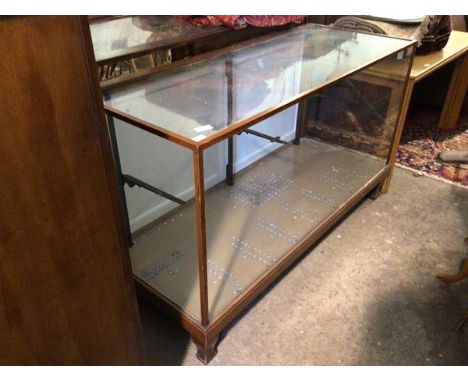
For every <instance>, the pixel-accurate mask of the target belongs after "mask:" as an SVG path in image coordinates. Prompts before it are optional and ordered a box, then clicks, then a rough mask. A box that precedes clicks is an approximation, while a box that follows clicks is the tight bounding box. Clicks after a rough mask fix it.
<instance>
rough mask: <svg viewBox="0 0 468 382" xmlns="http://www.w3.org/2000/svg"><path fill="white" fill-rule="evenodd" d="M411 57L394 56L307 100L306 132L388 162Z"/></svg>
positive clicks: (407, 55) (403, 55) (400, 54)
mask: <svg viewBox="0 0 468 382" xmlns="http://www.w3.org/2000/svg"><path fill="white" fill-rule="evenodd" d="M409 61H410V54H403V52H398V53H395V54H393V55H391V56H389V57H387V58H385V59H384V60H382V61H380V62H378V63H376V64H373V65H371V66H369V67H368V68H366V69H364V70H361V71H360V72H358V73H355V74H353V75H351V76H349V77H347V78H345V79H343V80H341V81H339V82H337V83H336V85H335V86H333V87H331V88H328V89H326V90H324V91H322V92H320V93H318V94H316V95H314V96H312V97H311V98H310V99H309V100H308V115H307V122H306V126H305V130H306V133H307V134H309V135H310V136H313V137H315V138H319V139H320V140H321V141H323V142H328V143H332V144H339V145H340V146H343V147H347V148H350V149H353V150H358V151H360V152H363V153H366V154H370V155H373V156H376V157H378V158H382V159H386V158H387V156H388V153H389V149H390V144H391V141H392V138H393V133H394V130H395V126H396V123H397V119H398V115H399V110H400V106H401V101H402V98H403V91H404V85H405V83H406V75H407V72H408V66H409Z"/></svg>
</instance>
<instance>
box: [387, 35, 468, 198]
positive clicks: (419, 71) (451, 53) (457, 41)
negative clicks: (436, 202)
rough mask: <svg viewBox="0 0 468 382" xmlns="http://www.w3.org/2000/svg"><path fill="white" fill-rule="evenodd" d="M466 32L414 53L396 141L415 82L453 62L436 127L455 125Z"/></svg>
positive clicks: (465, 81) (464, 77)
mask: <svg viewBox="0 0 468 382" xmlns="http://www.w3.org/2000/svg"><path fill="white" fill-rule="evenodd" d="M467 53H468V33H466V32H460V31H452V33H451V35H450V39H449V41H448V43H447V45H446V46H445V47H444V49H442V50H440V51H437V52H433V53H430V54H427V55H423V56H415V58H414V62H413V66H412V68H411V74H410V81H409V86H408V88H407V90H406V95H405V97H404V106H403V118H402V119H401V120H400V124H399V126H398V128H397V135H398V141H400V138H401V134H402V133H403V128H404V125H405V120H406V114H407V112H408V108H409V105H410V102H411V97H412V94H413V89H414V86H415V85H416V83H418V82H419V81H421V80H422V79H424V78H426V77H427V76H429V75H431V74H432V73H434V72H435V71H437V70H438V69H440V68H441V67H443V66H444V65H447V64H448V63H450V62H454V61H455V69H454V71H453V74H452V78H451V81H450V86H449V89H448V92H447V95H446V97H445V101H444V105H443V108H442V113H441V115H440V119H439V122H438V127H439V128H440V129H447V130H451V129H454V128H455V127H456V124H457V121H458V117H459V116H460V111H461V108H462V105H463V99H464V97H465V94H466V89H467V86H468V54H467ZM389 182H390V178H388V179H387V181H386V182H385V183H384V184H383V186H382V192H387V191H388V188H389V186H390V183H389Z"/></svg>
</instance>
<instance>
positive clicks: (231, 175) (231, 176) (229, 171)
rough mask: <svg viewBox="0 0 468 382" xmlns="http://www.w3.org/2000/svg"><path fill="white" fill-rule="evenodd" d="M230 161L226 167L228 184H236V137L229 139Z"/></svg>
mask: <svg viewBox="0 0 468 382" xmlns="http://www.w3.org/2000/svg"><path fill="white" fill-rule="evenodd" d="M227 144H228V160H227V165H226V184H227V185H228V186H232V185H233V184H234V164H233V163H234V137H229V138H228V143H227Z"/></svg>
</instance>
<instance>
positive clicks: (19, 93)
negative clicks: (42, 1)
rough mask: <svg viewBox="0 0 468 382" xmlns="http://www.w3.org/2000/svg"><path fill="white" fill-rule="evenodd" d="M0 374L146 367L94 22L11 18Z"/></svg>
mask: <svg viewBox="0 0 468 382" xmlns="http://www.w3.org/2000/svg"><path fill="white" fill-rule="evenodd" d="M0 36H2V39H1V40H0V52H1V56H2V59H1V60H0V73H2V91H1V92H0V104H1V105H2V107H1V108H0V124H1V126H0V141H1V149H0V179H1V183H0V184H1V192H0V221H1V225H0V244H1V246H0V364H44V365H50V364H57V365H62V364H65V365H69V364H88V365H94V364H140V363H142V362H143V361H144V356H143V350H142V341H141V332H140V324H139V319H138V311H137V306H136V300H135V293H134V286H133V283H132V279H131V275H130V267H129V260H128V252H127V247H126V243H125V238H124V235H123V229H122V220H121V219H122V217H121V212H120V209H119V204H118V203H119V202H118V195H117V188H116V180H115V173H114V169H113V162H112V157H111V151H110V145H109V139H108V135H107V133H106V131H107V130H106V129H105V128H104V126H105V125H104V123H105V122H104V114H103V109H102V103H101V101H100V97H99V95H98V83H97V78H96V75H95V63H94V58H93V55H92V53H91V52H92V49H91V41H90V36H89V30H88V26H87V21H86V18H84V17H82V18H80V17H56V16H53V17H4V18H0Z"/></svg>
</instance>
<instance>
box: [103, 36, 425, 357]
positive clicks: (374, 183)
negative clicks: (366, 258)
mask: <svg viewBox="0 0 468 382" xmlns="http://www.w3.org/2000/svg"><path fill="white" fill-rule="evenodd" d="M263 38H264V37H263ZM259 39H262V38H259ZM248 43H252V40H251V41H249V42H248ZM244 44H245V43H241V45H244ZM415 44H416V42H411V41H409V42H408V45H407V46H405V47H403V48H400V49H397V50H395V51H394V52H392V53H390V54H388V55H385V56H384V57H381V58H379V59H378V60H374V61H373V62H371V63H369V64H366V65H363V66H361V67H358V68H356V69H353V70H351V71H349V72H347V73H345V74H344V75H342V76H340V77H339V78H338V79H336V80H332V81H329V82H326V83H323V84H321V85H320V86H316V87H314V88H312V89H309V90H307V91H305V92H303V93H301V94H299V95H297V96H295V97H294V98H292V99H289V100H287V101H285V102H283V103H281V104H279V105H277V106H276V107H273V108H270V109H268V110H266V111H264V112H261V113H259V114H257V115H255V116H252V117H250V118H248V119H246V120H244V121H242V122H239V123H234V124H231V125H230V126H229V127H227V128H226V129H224V130H222V131H219V132H218V133H215V134H214V135H212V136H210V137H208V138H206V139H204V140H203V141H200V142H194V141H192V140H190V139H188V138H186V137H183V136H181V135H179V134H175V133H173V132H171V131H169V130H167V129H164V128H162V127H160V126H157V125H155V124H151V123H148V122H146V121H143V120H141V119H137V118H134V117H132V116H130V115H127V114H125V113H122V112H120V111H118V110H116V109H114V108H112V107H110V106H107V105H106V106H105V110H106V113H107V114H108V115H109V116H111V117H115V118H117V119H120V120H123V121H125V122H128V123H130V124H132V125H134V126H136V127H138V128H141V129H143V130H145V131H147V132H150V133H152V134H155V135H157V136H159V137H162V138H164V139H167V140H169V141H171V142H173V143H175V144H178V145H181V146H183V147H186V148H189V149H191V150H192V152H193V174H194V183H195V197H194V202H195V205H196V225H197V227H196V228H197V229H196V235H197V257H198V266H199V284H200V285H199V287H200V309H201V310H200V312H201V319H198V318H196V317H195V316H193V315H192V314H190V313H189V312H187V311H185V310H184V309H183V308H182V307H180V306H178V305H177V304H175V303H174V302H173V301H171V300H169V299H168V298H167V297H165V296H164V295H162V294H161V293H159V292H158V291H157V290H155V289H154V288H153V287H151V286H150V285H149V284H148V283H146V282H145V281H143V280H142V279H141V278H139V277H138V276H135V275H134V279H135V282H136V285H137V289H138V291H139V293H140V294H141V295H142V296H143V297H145V298H148V299H151V300H153V301H156V302H157V304H158V305H160V306H161V308H162V309H163V310H165V311H166V312H167V313H168V314H170V315H171V316H172V317H174V318H175V319H176V320H177V321H178V322H179V324H180V325H181V326H182V327H183V328H184V329H185V330H186V331H188V332H189V333H190V334H191V335H192V339H193V341H194V343H195V344H196V345H197V348H198V352H197V357H198V358H199V359H200V361H202V362H203V363H205V364H206V363H208V362H209V361H210V360H211V359H212V358H213V357H214V356H215V355H216V344H217V341H218V338H219V334H220V332H221V331H222V330H223V329H224V328H225V327H226V326H227V325H228V324H229V323H230V322H231V321H232V320H233V319H234V318H235V317H236V316H237V315H238V314H239V313H240V312H241V311H242V310H243V309H245V307H246V306H247V305H248V304H249V303H251V302H252V301H253V300H254V299H255V298H256V297H258V296H259V294H260V293H262V292H263V291H264V290H265V289H266V288H267V287H268V286H269V285H271V283H272V282H273V281H274V280H276V279H277V278H278V277H279V276H280V275H281V274H282V273H283V272H284V271H285V270H286V269H287V268H288V267H289V266H291V264H293V263H294V262H295V261H296V260H297V259H298V258H299V257H300V256H301V255H302V254H304V252H305V251H306V250H307V249H308V248H310V247H311V246H312V245H313V244H314V243H315V242H316V241H317V240H318V239H319V238H320V237H321V236H323V235H324V234H325V233H326V232H327V231H328V230H329V229H330V228H331V227H333V225H334V224H335V223H336V222H338V221H339V220H340V219H341V218H342V217H343V216H345V215H346V214H347V213H348V212H349V211H350V210H351V209H352V208H353V207H354V206H355V205H356V204H357V203H358V202H359V201H361V200H362V199H363V198H364V197H365V196H366V195H367V194H370V193H371V192H373V191H375V190H377V191H380V189H381V186H382V184H384V182H385V181H386V180H387V179H388V178H389V177H390V175H391V171H392V167H393V164H394V161H395V156H396V150H397V147H398V144H399V140H400V137H401V126H400V125H401V124H400V121H401V118H402V115H401V114H402V110H403V108H404V107H405V105H406V103H407V100H406V99H405V97H402V99H401V100H400V104H399V108H398V114H397V122H396V124H395V128H394V133H393V138H392V142H391V146H390V149H389V154H388V156H387V161H386V165H385V167H384V168H383V169H382V170H380V171H379V172H378V173H377V174H376V175H374V177H372V178H371V179H370V180H369V181H367V182H366V183H365V184H364V185H363V186H362V187H361V188H359V189H358V190H357V191H356V192H354V193H353V194H352V195H351V196H350V197H349V198H348V199H347V200H346V202H345V203H343V204H341V205H340V206H339V207H338V208H337V209H336V210H335V211H334V212H333V213H332V214H331V215H330V216H328V217H327V218H326V219H325V220H323V221H322V222H321V223H320V225H319V226H317V227H316V228H315V229H313V230H312V231H310V232H309V233H308V234H307V235H306V237H305V238H303V239H302V240H301V241H300V242H299V243H297V244H296V245H295V246H294V247H293V248H291V249H290V250H289V251H288V252H287V254H285V255H283V256H282V257H281V259H280V260H279V261H278V262H277V263H275V264H274V265H273V266H272V267H271V268H269V269H268V270H266V271H265V272H264V273H263V274H262V275H261V276H260V277H259V278H257V279H256V281H255V282H253V283H252V284H251V285H250V286H248V287H247V288H246V289H245V290H244V291H243V292H242V293H241V294H240V295H239V296H237V297H236V298H235V299H234V300H233V301H232V302H231V303H230V304H229V306H227V307H226V308H225V309H224V310H223V311H222V312H221V313H220V315H219V316H218V317H217V318H215V319H214V320H213V321H210V318H209V309H208V286H207V279H208V276H207V253H206V227H205V201H204V193H205V190H204V175H203V174H204V169H203V151H204V150H205V149H207V148H208V147H211V146H213V145H214V144H216V143H218V142H220V141H223V140H226V139H229V138H231V137H233V136H234V135H236V134H239V133H241V132H243V131H245V130H246V129H247V128H248V127H250V126H252V125H254V124H256V123H258V122H261V121H263V120H265V119H267V118H269V117H271V116H273V115H275V114H277V113H279V112H280V111H282V110H284V109H286V108H288V107H290V106H292V105H294V104H300V103H302V102H303V101H306V100H308V99H309V98H310V97H312V96H313V95H315V94H316V93H318V92H320V91H322V90H324V89H326V88H328V87H331V86H333V85H334V84H336V83H337V82H338V81H340V80H342V79H344V78H346V77H349V76H351V75H353V74H355V73H358V72H360V71H361V70H363V69H366V68H367V67H369V66H371V65H374V64H376V63H378V62H380V61H382V60H385V59H387V58H389V57H391V56H392V55H394V54H395V53H397V52H399V51H404V50H407V49H412V53H411V57H410V58H409V60H410V62H409V65H408V71H407V73H406V79H405V84H404V90H403V94H407V92H408V84H409V81H408V80H409V75H410V70H411V64H412V61H413V59H414V52H415V49H414V46H415ZM231 49H232V48H231ZM225 50H226V49H221V51H225ZM217 54H219V52H216V51H215V52H211V53H210V54H209V55H203V57H199V58H198V60H201V59H206V58H207V57H211V56H215V55H217ZM198 60H197V59H193V60H188V61H189V62H194V61H198ZM161 70H164V69H157V70H154V71H153V72H152V73H157V72H160V71H161ZM149 75H151V73H145V74H140V75H138V76H133V77H132V78H128V77H127V78H124V79H122V80H113V81H112V82H111V83H108V84H102V90H103V91H104V93H106V91H107V90H109V88H113V87H115V86H117V85H118V84H123V83H125V84H128V83H130V82H134V81H138V80H141V79H144V78H147V77H148V76H149ZM304 122H305V118H301V119H300V120H299V123H297V126H296V129H297V130H298V132H300V131H302V126H301V125H302V124H303V123H304ZM299 140H300V133H296V137H295V139H294V143H296V144H297V143H299V142H298V141H299ZM377 193H378V192H377ZM124 202H125V201H124Z"/></svg>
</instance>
